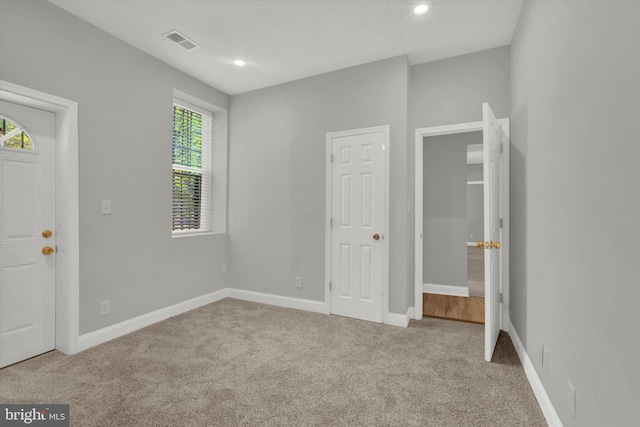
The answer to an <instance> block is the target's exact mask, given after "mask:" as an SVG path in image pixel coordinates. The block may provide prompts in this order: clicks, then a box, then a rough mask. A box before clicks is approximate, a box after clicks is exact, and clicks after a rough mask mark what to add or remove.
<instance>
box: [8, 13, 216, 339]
mask: <svg viewBox="0 0 640 427" xmlns="http://www.w3.org/2000/svg"><path fill="white" fill-rule="evenodd" d="M0 26H1V27H2V37H1V38H0V53H1V58H2V60H1V61H0V79H2V80H5V81H8V82H11V83H15V84H19V85H23V86H27V87H30V88H33V89H36V90H39V91H42V92H46V93H50V94H53V95H57V96H61V97H64V98H67V99H71V100H74V101H77V102H78V104H79V116H80V125H79V126H80V128H79V163H80V170H79V179H80V333H81V334H84V333H87V332H91V331H94V330H97V329H100V328H103V327H106V326H109V325H112V324H115V323H118V322H122V321H124V320H127V319H130V318H132V317H135V316H138V315H141V314H145V313H148V312H150V311H153V310H157V309H159V308H163V307H166V306H169V305H172V304H175V303H178V302H181V301H184V300H187V299H190V298H194V297H197V296H200V295H203V294H207V293H209V292H212V291H214V290H216V289H221V288H224V287H226V277H225V276H224V275H221V274H220V265H221V263H223V262H225V261H226V260H227V257H226V235H215V236H199V237H191V238H180V239H172V238H171V226H170V224H171V132H172V130H171V129H172V124H171V122H172V100H173V89H174V88H176V89H179V90H182V91H183V92H187V93H190V94H192V95H194V96H197V97H199V98H201V99H203V100H205V101H208V102H210V103H212V104H215V105H218V106H220V107H222V108H228V97H227V96H226V95H225V94H223V93H221V92H219V91H217V90H215V89H213V88H211V87H209V86H207V85H205V84H203V83H201V82H199V81H197V80H195V79H193V78H190V77H188V76H186V75H185V74H183V73H181V72H179V71H177V70H176V69H174V68H172V67H169V66H168V65H166V64H164V63H162V62H160V61H158V60H156V59H154V58H152V57H151V56H149V55H146V54H144V53H142V52H141V51H139V50H137V49H135V48H133V47H131V46H129V45H127V44H125V43H123V42H122V41H120V40H118V39H116V38H114V37H112V36H110V35H108V34H107V33H105V32H103V31H101V30H99V29H97V28H96V27H94V26H92V25H90V24H88V23H86V22H84V21H81V20H79V19H77V18H75V17H73V16H72V15H70V14H68V13H67V12H65V11H63V10H62V9H60V8H58V7H55V6H53V5H52V4H50V3H48V2H45V1H20V2H14V1H2V2H0ZM25 29H27V30H25ZM132 182H135V185H132ZM101 199H111V200H112V204H113V214H112V215H110V216H105V215H100V200H101ZM105 299H110V300H111V315H109V316H106V317H102V318H101V317H100V316H99V301H101V300H105Z"/></svg>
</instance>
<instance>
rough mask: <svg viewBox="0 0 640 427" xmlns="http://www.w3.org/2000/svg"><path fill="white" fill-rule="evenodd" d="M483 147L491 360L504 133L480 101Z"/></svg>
mask: <svg viewBox="0 0 640 427" xmlns="http://www.w3.org/2000/svg"><path fill="white" fill-rule="evenodd" d="M482 121H483V150H484V164H483V166H484V168H483V169H484V239H485V242H484V249H485V257H484V287H485V306H484V307H485V308H484V309H485V315H484V317H485V320H484V321H485V323H484V358H485V360H486V361H488V362H490V361H491V357H492V356H493V350H494V348H495V346H496V342H497V341H498V334H499V333H500V277H501V276H500V259H501V257H500V254H499V251H500V246H501V243H500V151H501V150H500V144H501V143H503V142H504V141H503V135H504V132H503V131H502V128H501V126H500V124H499V123H498V120H497V119H496V116H495V115H494V114H493V111H491V107H490V106H489V104H487V103H484V104H482Z"/></svg>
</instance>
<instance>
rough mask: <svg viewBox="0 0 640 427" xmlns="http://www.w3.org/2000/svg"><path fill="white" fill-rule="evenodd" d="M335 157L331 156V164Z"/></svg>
mask: <svg viewBox="0 0 640 427" xmlns="http://www.w3.org/2000/svg"><path fill="white" fill-rule="evenodd" d="M333 157H334V156H333V154H331V163H333Z"/></svg>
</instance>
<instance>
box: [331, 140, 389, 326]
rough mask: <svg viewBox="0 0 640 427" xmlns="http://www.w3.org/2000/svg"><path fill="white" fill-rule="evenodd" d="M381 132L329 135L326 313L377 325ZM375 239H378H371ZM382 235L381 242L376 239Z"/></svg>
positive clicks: (381, 249) (380, 273)
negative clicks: (328, 237) (330, 219)
mask: <svg viewBox="0 0 640 427" xmlns="http://www.w3.org/2000/svg"><path fill="white" fill-rule="evenodd" d="M387 134H388V132H386V131H384V130H379V129H375V130H367V129H364V130H362V132H359V131H353V132H349V133H347V134H345V133H335V134H329V135H328V138H329V144H331V154H332V159H334V161H333V162H332V164H331V166H332V167H331V184H330V185H331V202H330V203H331V208H330V209H331V218H332V221H331V224H332V225H331V233H330V239H331V243H330V282H331V291H330V294H331V295H330V306H331V313H333V314H339V315H343V316H348V317H355V318H358V319H363V320H370V321H374V322H382V300H383V298H382V292H383V283H384V277H383V276H384V274H385V271H386V269H385V265H386V264H385V263H386V260H385V259H384V257H385V251H384V248H385V246H384V245H385V244H386V242H384V241H383V240H382V239H383V238H384V234H385V231H386V230H385V229H384V227H385V222H384V221H385V210H384V206H385V187H384V176H385V175H384V156H385V152H384V144H385V141H386V138H387ZM374 235H377V236H379V237H378V239H377V240H376V239H374ZM380 236H381V237H380Z"/></svg>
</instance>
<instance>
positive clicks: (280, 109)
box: [228, 57, 409, 313]
mask: <svg viewBox="0 0 640 427" xmlns="http://www.w3.org/2000/svg"><path fill="white" fill-rule="evenodd" d="M407 87H408V63H407V60H406V59H405V58H404V57H402V58H393V59H388V60H384V61H379V62H374V63H371V64H366V65H362V66H358V67H354V68H349V69H345V70H340V71H336V72H332V73H328V74H322V75H320V76H316V77H310V78H306V79H302V80H298V81H294V82H291V83H286V84H282V85H279V86H274V87H270V88H266V89H262V90H257V91H253V92H249V93H245V94H241V95H237V96H233V97H232V98H231V121H230V129H231V139H230V164H229V168H230V175H229V229H228V231H229V255H230V262H231V264H230V270H229V275H230V278H229V280H230V285H231V286H233V287H235V288H240V289H247V290H251V291H259V292H266V293H273V294H277V295H282V296H291V297H298V298H306V299H310V300H316V301H324V297H325V295H324V267H325V262H324V258H325V256H324V250H325V152H326V151H325V146H326V139H325V138H326V133H327V132H332V131H341V130H348V129H355V128H363V127H370V126H378V125H390V126H391V142H390V187H391V188H390V197H391V200H390V203H389V205H390V209H391V213H390V215H391V217H390V223H391V224H390V227H391V229H390V231H389V233H388V236H387V237H388V238H389V240H390V272H389V277H390V295H389V298H390V304H389V309H390V311H392V312H395V313H405V312H406V310H407V307H408V305H409V304H408V302H407V298H406V295H407V263H408V258H407V208H406V207H407V176H406V173H407V171H406V164H407V153H406V144H407V140H406V137H407V114H408V113H407V104H408V101H407ZM296 276H301V277H303V282H304V283H303V287H302V289H296V288H295V286H294V282H295V277H296Z"/></svg>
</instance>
